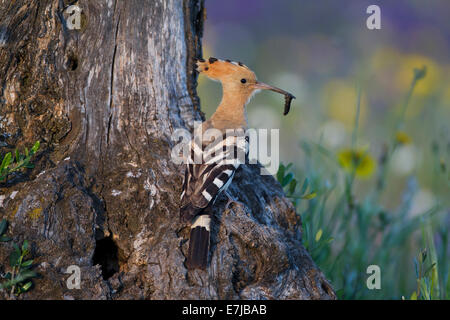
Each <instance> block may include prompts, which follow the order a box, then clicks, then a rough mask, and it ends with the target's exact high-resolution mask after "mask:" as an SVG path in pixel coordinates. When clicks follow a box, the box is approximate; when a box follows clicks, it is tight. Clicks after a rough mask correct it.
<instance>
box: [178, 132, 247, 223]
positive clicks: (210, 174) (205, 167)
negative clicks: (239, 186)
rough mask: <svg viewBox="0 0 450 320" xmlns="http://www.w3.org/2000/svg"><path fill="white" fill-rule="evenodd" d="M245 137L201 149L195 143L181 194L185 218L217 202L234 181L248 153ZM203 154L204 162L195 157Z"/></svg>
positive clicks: (230, 138)
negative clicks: (196, 160) (197, 162)
mask: <svg viewBox="0 0 450 320" xmlns="http://www.w3.org/2000/svg"><path fill="white" fill-rule="evenodd" d="M247 141H248V140H247V139H246V137H245V136H241V137H227V138H224V139H222V140H221V141H219V142H217V143H215V144H209V145H207V146H203V147H202V148H201V149H200V148H198V147H197V146H196V145H195V143H193V148H192V152H191V163H189V164H188V165H187V166H186V171H185V179H184V184H183V192H182V195H181V209H180V214H181V218H182V219H183V220H185V221H188V220H191V219H192V218H194V217H195V216H197V215H198V214H199V213H200V212H201V211H202V210H203V209H205V208H206V207H207V206H208V205H210V204H214V202H215V201H216V200H217V198H218V197H219V195H220V194H221V193H222V192H223V191H225V190H226V189H227V188H228V186H229V185H230V183H231V181H232V180H233V177H234V173H235V172H236V170H237V168H239V165H240V164H241V163H243V162H245V158H246V156H247V153H248V142H247ZM199 152H201V153H202V157H201V159H203V161H202V163H200V164H195V163H192V162H194V161H193V159H194V157H195V156H197V159H198V156H199V154H198V153H199Z"/></svg>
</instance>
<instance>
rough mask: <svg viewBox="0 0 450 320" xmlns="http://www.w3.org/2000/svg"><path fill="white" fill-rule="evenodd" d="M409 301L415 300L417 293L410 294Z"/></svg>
mask: <svg viewBox="0 0 450 320" xmlns="http://www.w3.org/2000/svg"><path fill="white" fill-rule="evenodd" d="M409 300H417V292H415V291H414V292H413V293H412V294H411V297H410V298H409Z"/></svg>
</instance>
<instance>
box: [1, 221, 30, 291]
mask: <svg viewBox="0 0 450 320" xmlns="http://www.w3.org/2000/svg"><path fill="white" fill-rule="evenodd" d="M7 228H8V222H7V221H6V220H5V219H3V220H2V221H1V222H0V242H6V241H10V240H11V238H6V237H5V236H4V233H6V230H7ZM12 246H13V248H14V250H13V251H12V252H11V254H10V255H9V266H10V267H11V271H10V272H8V273H6V275H4V276H3V277H4V278H5V279H6V280H5V281H4V282H2V283H0V290H3V289H7V290H10V293H11V294H16V295H20V294H21V293H24V292H27V291H28V290H30V288H31V287H32V285H33V283H32V282H31V279H32V278H35V277H37V273H36V272H35V271H33V270H31V269H32V267H33V260H32V259H31V260H27V259H26V257H27V256H28V255H29V254H30V249H29V244H28V241H27V240H25V241H24V242H23V244H22V246H21V247H19V246H18V245H17V244H16V243H13V244H12Z"/></svg>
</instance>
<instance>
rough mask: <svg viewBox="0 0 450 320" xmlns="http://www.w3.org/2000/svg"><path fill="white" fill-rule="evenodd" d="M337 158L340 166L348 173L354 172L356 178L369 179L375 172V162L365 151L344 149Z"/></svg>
mask: <svg viewBox="0 0 450 320" xmlns="http://www.w3.org/2000/svg"><path fill="white" fill-rule="evenodd" d="M337 157H338V161H339V164H340V166H341V167H342V168H344V169H345V170H346V171H348V172H355V174H356V176H357V177H360V178H369V177H370V176H371V175H372V174H373V173H374V171H375V167H376V163H375V160H374V159H373V158H372V157H371V156H370V154H369V153H368V152H367V151H366V150H363V149H356V150H352V149H344V150H341V151H340V152H339V153H338V155H337Z"/></svg>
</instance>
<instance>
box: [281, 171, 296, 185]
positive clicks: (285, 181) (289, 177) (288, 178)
mask: <svg viewBox="0 0 450 320" xmlns="http://www.w3.org/2000/svg"><path fill="white" fill-rule="evenodd" d="M292 179H294V174H292V173H288V174H287V175H286V176H285V177H284V178H283V180H282V182H281V186H282V187H285V186H287V185H288V184H289V183H290V182H291V181H292Z"/></svg>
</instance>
